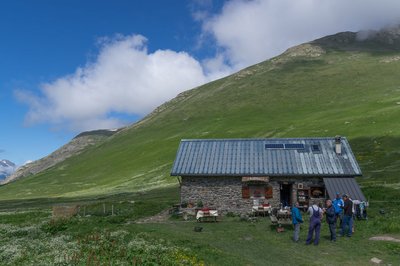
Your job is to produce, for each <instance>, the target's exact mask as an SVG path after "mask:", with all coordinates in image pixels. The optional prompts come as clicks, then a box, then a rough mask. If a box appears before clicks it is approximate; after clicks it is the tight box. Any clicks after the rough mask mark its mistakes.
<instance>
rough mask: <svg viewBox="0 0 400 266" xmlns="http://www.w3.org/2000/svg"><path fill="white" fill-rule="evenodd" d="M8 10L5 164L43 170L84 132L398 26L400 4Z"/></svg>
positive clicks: (39, 4)
mask: <svg viewBox="0 0 400 266" xmlns="http://www.w3.org/2000/svg"><path fill="white" fill-rule="evenodd" d="M348 2H349V1H345V0H337V1H321V0H279V1H278V0H254V1H247V0H233V1H222V0H221V1H212V0H203V1H201V0H192V1H189V0H187V1H182V0H180V1H178V0H171V1H161V0H159V1H156V0H149V1H122V0H116V1H106V0H96V1H94V0H92V1H87V0H86V1H85V0H80V1H77V0H68V1H67V0H59V1H50V0H37V1H28V0H26V1H22V0H15V1H11V0H10V1H1V2H0V36H1V41H0V112H1V114H2V119H1V120H0V121H1V130H0V159H3V158H4V159H9V160H11V161H13V162H15V163H17V164H19V165H21V164H23V163H24V162H26V161H28V160H36V159H39V158H41V157H43V156H45V155H48V154H49V153H50V152H52V151H54V150H55V149H57V148H58V147H60V146H61V145H63V144H65V143H67V142H68V141H69V140H70V139H71V138H72V137H73V136H75V135H76V134H78V133H79V132H81V131H84V130H91V129H98V128H115V127H120V126H124V125H128V124H130V123H132V122H135V121H137V120H138V119H140V118H141V117H143V116H144V115H146V114H147V113H149V112H151V110H153V109H154V108H155V107H157V106H158V105H160V104H162V103H163V102H165V101H167V100H169V99H171V98H173V97H174V96H176V95H177V94H178V93H180V92H182V91H184V90H187V89H190V88H193V87H196V86H198V85H201V84H204V83H206V82H209V81H211V80H214V79H217V78H220V77H223V76H226V75H228V74H231V73H233V72H235V71H237V70H239V69H241V68H243V67H246V66H249V65H251V64H255V63H257V62H260V61H263V60H265V59H268V58H270V57H272V56H276V55H278V54H279V53H281V52H283V51H284V50H285V49H287V48H289V47H291V46H293V45H296V44H300V43H302V42H305V41H309V40H312V39H315V38H318V37H322V36H325V35H327V34H334V33H336V32H339V31H346V30H351V31H358V30H363V29H379V28H380V27H383V26H387V25H392V24H396V23H399V15H400V3H398V1H394V0H382V1H372V0H371V1H369V0H354V1H351V3H348Z"/></svg>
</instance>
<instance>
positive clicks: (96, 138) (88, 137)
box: [2, 130, 116, 184]
mask: <svg viewBox="0 0 400 266" xmlns="http://www.w3.org/2000/svg"><path fill="white" fill-rule="evenodd" d="M115 132H116V130H94V131H88V132H83V133H81V134H79V135H77V136H76V137H75V138H73V139H72V140H71V141H70V142H69V143H67V144H65V145H64V146H62V147H61V148H59V149H57V150H56V151H54V152H53V153H51V154H50V155H49V156H46V157H44V158H42V159H40V160H37V161H34V162H31V163H28V164H25V165H23V166H21V167H19V168H18V169H17V170H16V171H15V172H14V173H13V174H12V175H9V176H7V178H6V179H5V180H4V181H3V182H2V183H3V184H7V183H9V182H12V181H16V180H18V179H20V178H24V177H27V176H30V175H35V174H37V173H40V172H42V171H44V170H46V169H48V168H50V167H52V166H54V165H56V164H57V163H60V162H62V161H64V160H66V159H67V158H69V157H71V156H76V155H78V154H79V153H81V152H82V151H83V150H84V149H85V148H87V147H88V146H92V145H96V144H98V143H100V142H102V141H104V140H105V139H106V138H108V137H110V136H112V135H113V134H114V133H115ZM14 167H15V165H14Z"/></svg>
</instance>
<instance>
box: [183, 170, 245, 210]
mask: <svg viewBox="0 0 400 266" xmlns="http://www.w3.org/2000/svg"><path fill="white" fill-rule="evenodd" d="M199 201H201V202H202V203H203V205H204V206H207V207H214V208H217V209H218V210H219V211H220V212H221V213H227V212H235V213H246V212H249V211H250V210H251V206H252V201H251V199H243V198H242V178H241V177H183V178H182V183H181V202H187V203H189V202H191V203H194V204H196V203H197V202H199Z"/></svg>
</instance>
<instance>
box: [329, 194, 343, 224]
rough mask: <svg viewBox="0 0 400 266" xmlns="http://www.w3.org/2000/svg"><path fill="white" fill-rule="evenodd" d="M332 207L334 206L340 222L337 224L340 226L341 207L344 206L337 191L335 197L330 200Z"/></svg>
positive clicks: (341, 217)
mask: <svg viewBox="0 0 400 266" xmlns="http://www.w3.org/2000/svg"><path fill="white" fill-rule="evenodd" d="M332 205H333V208H335V215H336V219H338V218H339V220H340V223H339V226H340V227H341V226H342V221H343V208H344V201H343V199H342V198H341V197H340V194H339V192H336V198H335V199H334V200H333V201H332Z"/></svg>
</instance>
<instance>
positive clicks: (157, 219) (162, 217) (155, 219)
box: [136, 209, 169, 224]
mask: <svg viewBox="0 0 400 266" xmlns="http://www.w3.org/2000/svg"><path fill="white" fill-rule="evenodd" d="M168 217H169V210H168V209H167V210H164V211H162V212H160V213H158V214H156V215H154V216H150V217H145V218H142V219H139V220H137V221H136V223H138V224H143V223H165V222H167V220H168Z"/></svg>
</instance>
